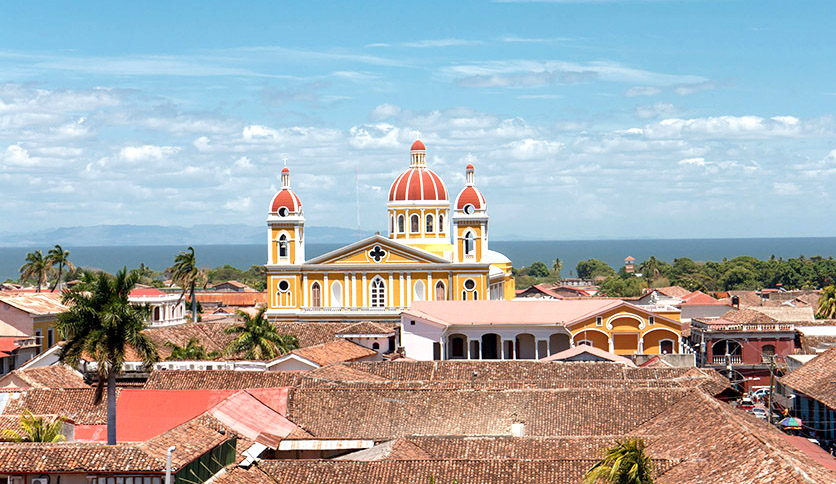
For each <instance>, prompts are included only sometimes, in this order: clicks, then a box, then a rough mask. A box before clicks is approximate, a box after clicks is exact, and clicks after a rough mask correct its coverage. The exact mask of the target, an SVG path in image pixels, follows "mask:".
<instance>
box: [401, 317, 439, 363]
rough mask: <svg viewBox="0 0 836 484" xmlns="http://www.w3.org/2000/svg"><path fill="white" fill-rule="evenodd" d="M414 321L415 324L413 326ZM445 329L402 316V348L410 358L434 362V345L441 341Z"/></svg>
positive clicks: (418, 319)
mask: <svg viewBox="0 0 836 484" xmlns="http://www.w3.org/2000/svg"><path fill="white" fill-rule="evenodd" d="M412 321H414V322H415V324H412ZM443 333H444V328H442V327H439V326H438V325H435V324H432V323H429V322H427V321H424V320H422V319H420V318H415V317H413V316H410V315H408V314H406V313H404V314H402V315H401V346H403V347H404V352H405V353H406V356H407V357H408V358H412V359H415V360H432V359H433V343H435V342H438V341H441V336H442V334H443Z"/></svg>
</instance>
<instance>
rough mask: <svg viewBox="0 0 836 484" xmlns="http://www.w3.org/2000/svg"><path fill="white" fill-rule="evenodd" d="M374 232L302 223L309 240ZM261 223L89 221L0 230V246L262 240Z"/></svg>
mask: <svg viewBox="0 0 836 484" xmlns="http://www.w3.org/2000/svg"><path fill="white" fill-rule="evenodd" d="M371 235H374V232H368V231H362V232H360V234H359V237H358V233H357V230H356V229H346V228H342V227H316V226H314V227H305V236H306V239H307V240H306V241H307V242H309V243H334V244H342V243H349V242H354V241H356V240H358V239H359V238H364V237H368V236H371ZM266 237H267V234H266V233H265V228H264V227H257V226H252V225H244V224H228V225H221V224H218V225H195V226H192V227H181V226H175V225H169V226H162V225H93V226H88V227H59V228H56V229H49V230H42V231H36V232H29V233H22V234H0V247H35V246H52V245H54V244H61V245H63V246H67V247H73V246H76V247H85V246H91V247H102V246H136V245H238V244H263V243H266V240H267V239H266Z"/></svg>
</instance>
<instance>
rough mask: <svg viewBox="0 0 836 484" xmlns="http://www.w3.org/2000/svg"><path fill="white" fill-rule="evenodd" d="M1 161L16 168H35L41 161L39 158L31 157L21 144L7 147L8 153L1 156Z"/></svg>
mask: <svg viewBox="0 0 836 484" xmlns="http://www.w3.org/2000/svg"><path fill="white" fill-rule="evenodd" d="M0 160H3V163H7V164H9V165H15V166H35V165H37V164H38V161H39V160H38V158H33V157H31V156H29V152H28V151H27V150H26V149H25V148H23V147H21V146H20V145H19V144H16V145H9V146H8V147H6V152H5V153H1V154H0Z"/></svg>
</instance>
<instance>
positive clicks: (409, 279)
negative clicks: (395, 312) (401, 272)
mask: <svg viewBox="0 0 836 484" xmlns="http://www.w3.org/2000/svg"><path fill="white" fill-rule="evenodd" d="M410 304H412V273H411V272H407V273H406V305H407V306H409V305H410Z"/></svg>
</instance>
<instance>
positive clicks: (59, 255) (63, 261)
mask: <svg viewBox="0 0 836 484" xmlns="http://www.w3.org/2000/svg"><path fill="white" fill-rule="evenodd" d="M46 262H47V264H49V265H50V266H51V267H55V266H56V265H57V266H58V279H56V280H55V284H54V285H53V286H52V291H55V288H56V287H58V288H59V289H60V286H61V276H62V275H63V274H64V268H65V267H66V268H67V270H70V271H72V270H75V266H74V265H73V263H72V262H70V251H69V250H64V249H62V248H61V246H60V245H58V244H55V247H53V248H51V249H49V252H47V253H46Z"/></svg>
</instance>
